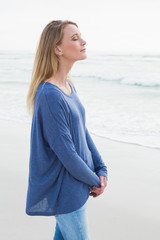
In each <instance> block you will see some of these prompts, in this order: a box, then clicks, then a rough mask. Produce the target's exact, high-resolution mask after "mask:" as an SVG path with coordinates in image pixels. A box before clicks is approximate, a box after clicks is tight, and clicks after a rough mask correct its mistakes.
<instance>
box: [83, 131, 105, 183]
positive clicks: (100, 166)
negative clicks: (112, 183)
mask: <svg viewBox="0 0 160 240" xmlns="http://www.w3.org/2000/svg"><path fill="white" fill-rule="evenodd" d="M86 139H87V144H88V147H89V149H90V151H91V154H92V159H93V162H94V166H95V172H96V174H97V175H98V176H105V177H106V178H107V180H108V171H107V167H106V166H105V164H104V162H103V160H102V157H101V155H100V154H99V152H98V150H97V148H96V146H95V144H94V142H93V140H92V138H91V136H90V134H89V131H88V129H87V127H86Z"/></svg>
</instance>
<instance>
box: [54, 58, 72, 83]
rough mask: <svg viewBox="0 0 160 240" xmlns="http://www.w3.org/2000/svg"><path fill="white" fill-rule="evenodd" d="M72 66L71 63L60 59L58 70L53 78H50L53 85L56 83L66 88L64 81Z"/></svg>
mask: <svg viewBox="0 0 160 240" xmlns="http://www.w3.org/2000/svg"><path fill="white" fill-rule="evenodd" d="M73 64H74V62H73V61H72V62H69V61H65V60H63V59H61V61H60V64H59V68H58V70H57V72H56V74H55V76H54V77H53V78H52V80H53V81H54V83H57V84H58V85H59V86H66V80H67V77H68V74H69V72H70V70H71V68H72V66H73Z"/></svg>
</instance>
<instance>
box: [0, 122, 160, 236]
mask: <svg viewBox="0 0 160 240" xmlns="http://www.w3.org/2000/svg"><path fill="white" fill-rule="evenodd" d="M0 124H1V135H0V141H1V142H0V143H1V162H0V166H1V174H0V179H1V181H0V187H1V196H2V197H1V199H0V206H1V216H0V223H1V232H0V237H1V238H2V239H3V240H8V239H10V238H13V239H23V240H28V239H30V240H35V239H39V240H44V239H46V240H49V239H52V238H53V234H54V228H55V219H54V217H41V216H40V217H38V216H36V217H30V216H27V215H26V214H25V203H26V191H27V184H28V168H29V144H30V143H29V140H30V124H26V123H23V122H21V123H20V122H13V121H6V120H0ZM91 136H92V138H93V140H94V143H95V145H96V146H97V149H98V151H99V152H100V154H101V156H102V159H103V160H104V162H105V163H106V165H107V168H108V182H107V188H106V190H105V192H104V193H103V194H102V195H101V196H99V197H98V198H92V197H90V198H89V200H88V218H89V227H90V233H91V239H92V240H97V239H101V240H106V239H110V240H115V239H119V240H128V239H129V240H135V239H137V240H141V239H145V240H150V239H154V240H158V239H159V236H160V229H159V222H160V216H159V211H160V206H159V202H160V193H159V184H160V175H159V169H160V161H159V159H160V152H159V151H157V150H156V149H150V148H145V147H142V146H137V145H133V144H123V143H119V142H116V141H111V140H107V139H105V138H101V137H98V136H95V135H93V134H91ZM95 226H96V227H95ZM8 229H9V230H8Z"/></svg>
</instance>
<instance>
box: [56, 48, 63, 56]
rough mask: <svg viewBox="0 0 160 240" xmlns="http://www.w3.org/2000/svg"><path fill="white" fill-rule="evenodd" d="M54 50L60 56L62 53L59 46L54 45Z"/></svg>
mask: <svg viewBox="0 0 160 240" xmlns="http://www.w3.org/2000/svg"><path fill="white" fill-rule="evenodd" d="M54 52H55V54H56V55H58V56H61V55H62V50H61V48H60V47H58V46H56V47H55V49H54Z"/></svg>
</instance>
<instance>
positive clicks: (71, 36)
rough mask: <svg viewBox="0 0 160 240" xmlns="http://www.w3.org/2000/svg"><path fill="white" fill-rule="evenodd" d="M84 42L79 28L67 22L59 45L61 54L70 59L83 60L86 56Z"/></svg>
mask: <svg viewBox="0 0 160 240" xmlns="http://www.w3.org/2000/svg"><path fill="white" fill-rule="evenodd" d="M85 44H86V42H85V41H84V40H83V39H82V37H81V33H80V32H79V29H78V28H77V27H76V26H75V25H73V24H67V25H66V26H65V28H64V36H63V39H62V43H61V45H59V46H58V48H59V49H60V50H61V54H60V55H61V56H62V57H64V58H66V59H68V60H72V61H77V60H83V59H85V58H86V57H87V55H86V50H84V49H85Z"/></svg>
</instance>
